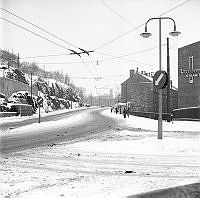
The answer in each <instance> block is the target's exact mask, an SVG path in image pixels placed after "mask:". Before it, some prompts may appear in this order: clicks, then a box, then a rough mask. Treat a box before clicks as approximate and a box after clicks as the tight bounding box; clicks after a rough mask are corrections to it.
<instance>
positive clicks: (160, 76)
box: [153, 70, 168, 89]
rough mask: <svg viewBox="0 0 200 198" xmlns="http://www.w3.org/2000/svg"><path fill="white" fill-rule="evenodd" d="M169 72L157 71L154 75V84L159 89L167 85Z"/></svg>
mask: <svg viewBox="0 0 200 198" xmlns="http://www.w3.org/2000/svg"><path fill="white" fill-rule="evenodd" d="M167 80H168V77H167V72H166V71H163V70H159V71H157V72H156V73H155V74H154V76H153V84H154V86H155V87H157V88H158V89H164V88H165V87H166V86H167Z"/></svg>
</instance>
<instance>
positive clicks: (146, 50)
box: [20, 44, 166, 64]
mask: <svg viewBox="0 0 200 198" xmlns="http://www.w3.org/2000/svg"><path fill="white" fill-rule="evenodd" d="M165 45H166V44H163V45H162V46H165ZM156 48H158V47H152V48H147V49H144V50H140V51H135V52H131V53H129V54H125V55H120V56H116V55H111V54H106V53H104V52H99V51H95V53H98V54H104V55H106V56H112V58H107V59H102V60H99V61H100V62H104V61H110V60H114V59H121V60H125V61H131V62H132V61H133V62H135V61H134V60H128V59H122V58H123V57H126V56H130V55H135V54H140V53H144V52H148V51H151V50H154V49H156ZM65 55H69V54H50V55H40V56H30V57H22V58H20V59H29V58H43V57H51V56H65ZM76 63H81V62H63V63H48V62H47V63H39V64H76ZM85 63H89V62H85Z"/></svg>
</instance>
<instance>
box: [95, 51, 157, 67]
mask: <svg viewBox="0 0 200 198" xmlns="http://www.w3.org/2000/svg"><path fill="white" fill-rule="evenodd" d="M99 54H103V55H106V56H111V57H113V58H110V59H105V60H99V62H103V61H109V60H113V59H122V60H125V61H128V62H135V63H140V64H143V65H148V66H151V67H155V66H156V65H151V64H148V63H144V62H141V61H137V60H132V59H126V58H120V57H117V56H114V55H111V54H107V53H103V52H102V53H101V52H99Z"/></svg>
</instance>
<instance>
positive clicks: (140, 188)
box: [0, 109, 200, 198]
mask: <svg viewBox="0 0 200 198" xmlns="http://www.w3.org/2000/svg"><path fill="white" fill-rule="evenodd" d="M23 119H24V118H23ZM6 122H9V121H8V120H6ZM163 128H164V133H163V140H158V139H157V121H155V120H150V119H146V118H140V117H135V116H130V117H129V118H126V119H124V118H123V116H122V115H120V114H114V113H110V110H104V109H102V110H101V109H100V110H99V109H97V110H95V109H94V110H91V109H90V110H87V111H83V112H81V113H78V114H73V115H72V116H68V117H66V118H62V119H61V120H55V121H48V122H43V123H40V124H38V123H34V124H31V125H27V126H23V127H19V128H15V129H10V130H5V131H2V132H1V137H2V138H1V145H4V144H5V143H4V142H3V141H2V140H3V139H4V140H6V141H7V143H8V142H9V141H10V140H12V138H14V137H26V138H27V140H28V139H29V138H30V139H31V138H33V137H36V134H40V135H39V136H37V137H42V135H44V136H45V135H46V136H47V135H48V134H49V137H51V138H50V139H49V138H47V139H46V142H43V143H42V144H38V145H37V146H31V145H30V148H28V147H25V148H26V150H23V149H22V150H21V151H17V152H11V151H12V149H11V150H10V152H7V154H2V158H1V168H2V171H1V175H0V178H1V183H0V196H1V197H20V198H21V197H22V198H23V197H24V198H25V197H31V198H32V197H126V196H129V195H133V194H138V193H141V192H147V191H152V190H156V189H161V188H166V187H172V186H177V185H182V184H189V183H193V182H199V181H200V146H199V141H200V123H199V122H183V121H179V122H178V121H176V122H174V123H167V122H163ZM65 132H67V133H66V134H67V135H66V136H65ZM26 133H27V134H29V135H30V136H29V135H27V136H25V135H24V134H26ZM73 133H75V135H73ZM33 134H35V136H33ZM41 134H42V135H41ZM57 135H58V136H57ZM78 136H79V137H78ZM53 137H54V140H55V143H53V142H52V141H53ZM27 140H26V141H27ZM13 141H14V140H13ZM15 141H16V139H15ZM11 142H12V141H11ZM21 142H23V141H21ZM30 142H31V141H30ZM44 143H45V144H44ZM8 148H10V147H8ZM4 149H6V146H4ZM17 150H20V149H17ZM5 153H6V152H5Z"/></svg>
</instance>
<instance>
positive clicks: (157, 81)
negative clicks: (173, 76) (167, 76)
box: [155, 73, 164, 85]
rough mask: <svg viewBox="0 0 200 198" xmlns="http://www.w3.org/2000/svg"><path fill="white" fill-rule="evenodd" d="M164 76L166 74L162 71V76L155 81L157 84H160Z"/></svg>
mask: <svg viewBox="0 0 200 198" xmlns="http://www.w3.org/2000/svg"><path fill="white" fill-rule="evenodd" d="M163 76H164V74H163V73H161V74H160V76H159V77H158V79H157V80H156V81H155V85H158V83H159V82H160V81H161V79H162V77H163Z"/></svg>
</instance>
